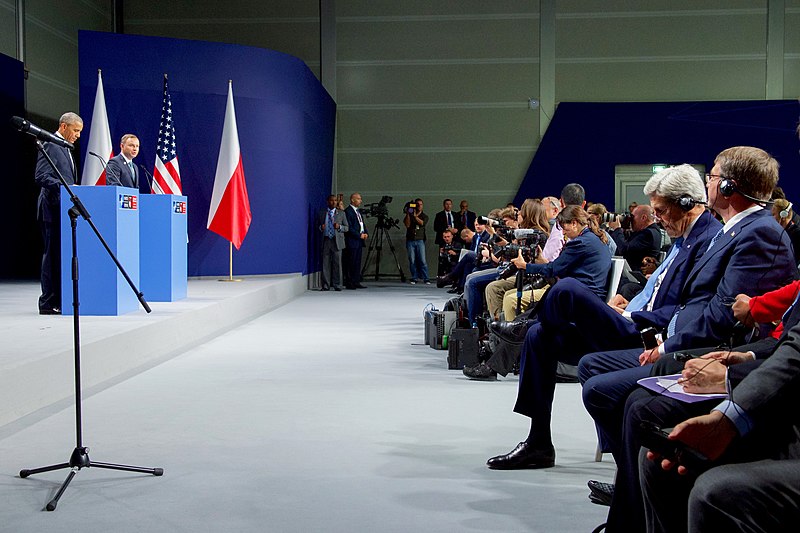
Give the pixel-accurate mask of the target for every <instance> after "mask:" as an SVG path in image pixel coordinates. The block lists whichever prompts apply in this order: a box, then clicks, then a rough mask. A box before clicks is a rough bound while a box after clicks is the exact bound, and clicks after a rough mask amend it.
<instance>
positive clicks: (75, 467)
mask: <svg viewBox="0 0 800 533" xmlns="http://www.w3.org/2000/svg"><path fill="white" fill-rule="evenodd" d="M36 145H37V147H38V149H39V151H40V152H41V153H42V155H44V157H45V158H46V159H47V161H48V163H49V164H50V167H51V168H52V169H53V171H54V172H55V174H56V175H57V176H58V179H59V181H60V182H61V184H62V185H63V186H64V189H65V190H66V191H67V193H69V196H70V200H71V201H72V204H73V207H71V208H70V210H69V219H70V225H71V227H72V306H73V309H74V313H73V315H72V328H73V329H72V331H73V343H74V352H75V435H76V444H75V449H74V450H72V455H71V456H70V458H69V462H67V463H58V464H54V465H50V466H43V467H40V468H32V469H26V470H20V471H19V477H21V478H26V477H28V476H30V475H32V474H41V473H42V472H50V471H52V470H61V469H63V468H69V469H71V470H70V472H69V474H68V475H67V479H66V480H64V483H62V484H61V487H60V488H59V489H58V492H56V495H55V497H53V499H52V500H50V501H49V502H47V506H46V507H45V509H47V510H48V511H54V510H55V509H56V506H57V505H58V500H59V499H60V498H61V496H62V495H63V494H64V491H65V490H67V486H69V484H70V482H71V481H72V478H74V477H75V474H77V473H78V472H79V471H80V470H81V469H82V468H90V467H95V468H105V469H108V470H124V471H127V472H140V473H143V474H152V475H154V476H160V475H163V474H164V470H163V469H161V468H144V467H141V466H129V465H120V464H114V463H99V462H93V461H91V460H89V448H87V447H85V446H84V445H83V436H82V433H83V429H82V420H81V343H80V338H81V336H80V314H79V307H80V304H79V299H78V240H77V227H78V217H83V219H84V220H86V222H87V223H88V224H89V226H90V227H91V228H92V230H93V231H94V233H95V235H96V236H97V238H98V239H100V243H101V244H102V245H103V247H104V248H105V249H106V251H107V252H108V254H109V256H111V259H112V260H113V261H114V263H115V264H116V265H117V268H118V269H119V271H120V272H121V273H122V275H123V276H124V277H125V280H126V281H127V282H128V285H130V287H131V289H132V290H133V292H134V293H136V297H137V298H138V299H139V302H140V303H141V304H142V307H144V309H145V311H147V312H148V313H149V312H150V306H149V305H147V302H146V301H145V299H144V296H143V295H142V293H141V292H139V290H138V289H137V288H136V286H135V285H134V283H133V280H131V278H130V277H129V276H128V273H127V272H125V269H124V268H123V267H122V265H121V264H120V262H119V260H118V259H117V257H116V256H115V255H114V252H112V251H111V248H109V246H108V244H107V243H106V241H105V239H103V236H102V235H101V234H100V231H99V230H98V229H97V226H95V225H94V222H92V219H91V215H89V213H88V211H87V210H86V207H85V206H84V205H83V204H82V203H81V201H80V199H79V198H78V197H77V196H75V193H73V192H72V189H71V188H70V186H69V184H68V183H67V182H66V180H65V179H64V176H62V175H61V172H59V170H58V168H57V167H56V165H55V164H54V163H53V160H52V159H51V158H50V155H49V154H48V153H47V151H46V150H45V149H44V146H43V145H42V143H41V142H40V141H38V140H37V141H36Z"/></svg>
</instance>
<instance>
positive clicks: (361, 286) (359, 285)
mask: <svg viewBox="0 0 800 533" xmlns="http://www.w3.org/2000/svg"><path fill="white" fill-rule="evenodd" d="M354 287H355V288H356V289H366V288H367V286H366V285H362V284H360V283H356V284H355V285H354Z"/></svg>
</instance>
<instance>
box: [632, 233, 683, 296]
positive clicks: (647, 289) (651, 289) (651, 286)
mask: <svg viewBox="0 0 800 533" xmlns="http://www.w3.org/2000/svg"><path fill="white" fill-rule="evenodd" d="M681 246H683V237H678V238H677V239H675V242H674V243H673V245H672V249H671V250H670V251H669V254H668V255H667V257H666V258H665V259H664V261H663V262H662V263H661V264H660V265H658V268H657V269H656V270H655V272H653V273H652V274H651V275H650V278H649V279H648V280H647V283H646V284H645V286H644V289H643V290H642V292H640V293H639V294H637V295H636V296H634V297H633V299H632V300H631V301H630V302H628V306H627V307H626V308H625V310H626V311H630V312H634V311H641V310H642V309H644V308H645V307H646V306H647V304H648V303H650V299H651V298H652V297H653V293H655V289H656V284H657V283H658V278H659V277H660V276H661V274H662V273H663V272H664V271H665V270H667V269H668V268H669V267H670V266H671V265H672V262H673V261H674V260H675V257H677V255H678V253H679V252H680V249H681Z"/></svg>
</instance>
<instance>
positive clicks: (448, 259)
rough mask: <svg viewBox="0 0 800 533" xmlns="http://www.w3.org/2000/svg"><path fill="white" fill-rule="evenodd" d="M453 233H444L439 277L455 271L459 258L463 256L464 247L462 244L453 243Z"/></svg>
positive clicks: (440, 250) (440, 251) (440, 249)
mask: <svg viewBox="0 0 800 533" xmlns="http://www.w3.org/2000/svg"><path fill="white" fill-rule="evenodd" d="M453 238H454V237H453V233H452V232H449V231H445V232H443V233H442V236H441V239H442V246H441V247H440V248H439V275H440V276H446V275H447V274H449V273H450V272H452V271H453V268H455V266H456V264H457V263H458V258H459V256H460V255H461V249H462V248H463V246H462V245H461V243H460V242H454V241H453Z"/></svg>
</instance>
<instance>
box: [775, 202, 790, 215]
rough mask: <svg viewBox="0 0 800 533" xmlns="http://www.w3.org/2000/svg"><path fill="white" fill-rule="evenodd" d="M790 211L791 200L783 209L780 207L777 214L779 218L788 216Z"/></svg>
mask: <svg viewBox="0 0 800 533" xmlns="http://www.w3.org/2000/svg"><path fill="white" fill-rule="evenodd" d="M791 212H792V202H789V205H787V206H786V208H785V209H781V210H780V211H779V212H778V216H779V217H781V218H789V213H791Z"/></svg>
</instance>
